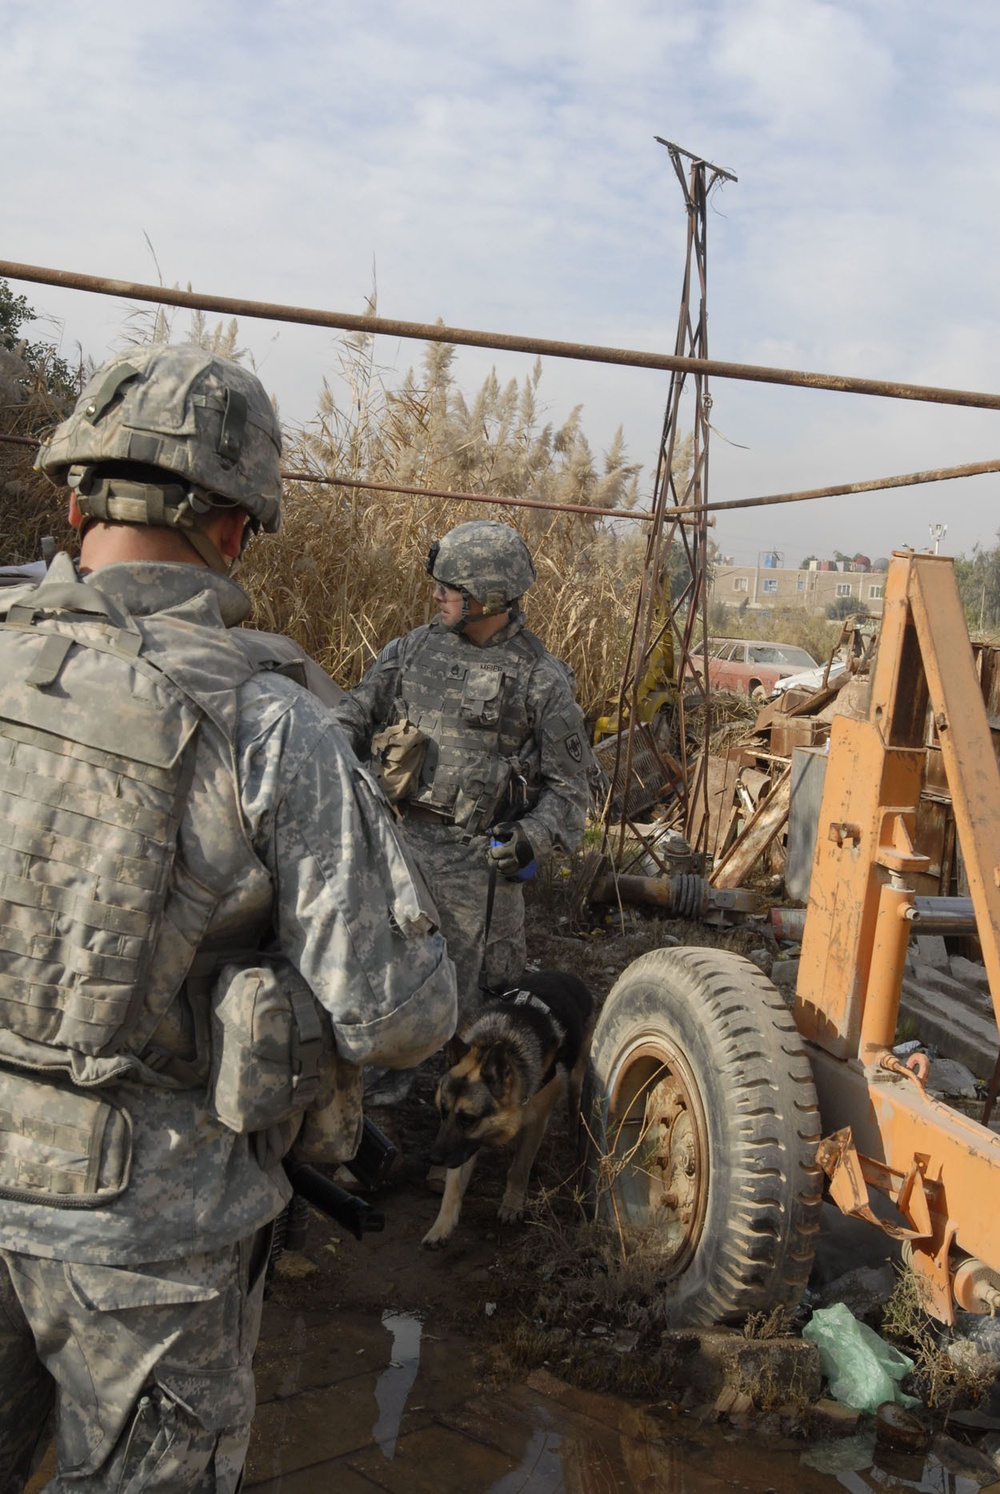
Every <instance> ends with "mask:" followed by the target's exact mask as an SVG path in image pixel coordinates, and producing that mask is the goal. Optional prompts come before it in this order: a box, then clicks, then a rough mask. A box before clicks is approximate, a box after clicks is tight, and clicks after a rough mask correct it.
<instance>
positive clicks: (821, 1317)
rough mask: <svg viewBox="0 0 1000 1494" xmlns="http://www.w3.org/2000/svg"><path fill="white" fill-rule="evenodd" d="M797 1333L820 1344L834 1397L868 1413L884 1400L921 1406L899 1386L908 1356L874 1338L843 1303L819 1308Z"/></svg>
mask: <svg viewBox="0 0 1000 1494" xmlns="http://www.w3.org/2000/svg"><path fill="white" fill-rule="evenodd" d="M802 1337H803V1338H805V1339H808V1340H809V1342H810V1343H814V1344H815V1345H816V1347H817V1349H819V1362H820V1367H821V1368H822V1371H823V1374H824V1376H825V1377H826V1379H827V1381H828V1383H829V1388H830V1394H831V1396H833V1399H834V1400H835V1401H840V1402H841V1403H842V1404H843V1405H845V1406H853V1407H854V1409H855V1411H868V1412H874V1411H877V1410H878V1408H879V1406H881V1405H882V1402H883V1401H899V1402H900V1404H901V1405H903V1406H919V1405H920V1401H919V1400H917V1399H916V1398H915V1397H914V1396H912V1395H904V1394H903V1392H902V1390H900V1388H899V1381H900V1380H902V1379H903V1377H904V1376H905V1375H908V1374H909V1372H910V1370H911V1369H912V1368H913V1360H912V1359H908V1358H907V1357H906V1355H905V1354H903V1353H901V1352H900V1351H899V1349H894V1348H893V1347H892V1345H891V1344H887V1343H886V1342H885V1340H884V1339H881V1338H879V1336H878V1334H877V1333H876V1332H875V1330H874V1328H869V1327H868V1324H867V1323H861V1322H859V1321H858V1319H857V1318H856V1317H855V1316H854V1314H853V1313H852V1312H851V1309H850V1308H849V1307H845V1305H844V1303H843V1302H835V1303H834V1304H833V1306H832V1307H820V1308H818V1309H817V1310H816V1312H814V1313H813V1315H812V1317H811V1319H810V1320H809V1322H808V1323H807V1324H806V1326H805V1327H804V1328H803V1330H802Z"/></svg>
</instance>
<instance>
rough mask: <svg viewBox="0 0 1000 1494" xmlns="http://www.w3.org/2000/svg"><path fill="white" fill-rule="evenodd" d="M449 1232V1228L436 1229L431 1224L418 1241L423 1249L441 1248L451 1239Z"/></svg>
mask: <svg viewBox="0 0 1000 1494" xmlns="http://www.w3.org/2000/svg"><path fill="white" fill-rule="evenodd" d="M451 1234H452V1232H451V1230H447V1231H446V1230H443V1229H438V1228H437V1227H436V1226H435V1225H433V1224H432V1225H431V1227H430V1229H429V1230H428V1231H427V1233H426V1235H424V1238H423V1239H422V1240H421V1242H420V1243H421V1245H422V1246H423V1248H424V1249H425V1250H443V1249H444V1247H445V1246H446V1245H447V1243H448V1241H449V1240H450V1239H451Z"/></svg>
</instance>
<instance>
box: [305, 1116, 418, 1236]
mask: <svg viewBox="0 0 1000 1494" xmlns="http://www.w3.org/2000/svg"><path fill="white" fill-rule="evenodd" d="M395 1157H396V1148H395V1146H394V1145H393V1144H392V1142H391V1141H390V1140H389V1138H388V1137H387V1136H386V1135H385V1134H384V1133H383V1132H382V1131H380V1130H379V1128H378V1126H376V1125H375V1124H374V1122H372V1121H370V1120H368V1118H367V1116H366V1117H365V1120H364V1122H363V1125H362V1129H361V1143H360V1145H359V1147H358V1150H357V1151H356V1153H355V1154H354V1156H353V1158H352V1159H351V1161H350V1162H348V1163H347V1164H346V1165H347V1166H348V1167H349V1168H350V1170H351V1172H353V1174H354V1176H355V1177H356V1178H357V1180H358V1182H359V1183H360V1184H361V1186H362V1187H363V1188H375V1187H377V1186H378V1184H379V1183H381V1182H383V1181H384V1180H385V1177H386V1174H387V1173H388V1171H389V1168H390V1167H391V1165H392V1163H393V1161H394V1159H395ZM284 1168H285V1176H286V1177H287V1179H288V1181H289V1182H290V1183H291V1185H292V1187H293V1188H294V1190H295V1193H296V1195H297V1197H299V1198H302V1199H304V1200H305V1201H306V1202H307V1203H311V1204H312V1206H313V1208H314V1209H318V1210H319V1212H320V1213H321V1214H325V1215H326V1217H327V1218H328V1219H332V1220H333V1222H334V1224H338V1225H339V1226H340V1228H341V1229H345V1230H348V1231H349V1232H350V1233H351V1234H352V1235H353V1236H354V1238H355V1239H356V1240H360V1239H362V1238H363V1236H364V1235H366V1234H370V1233H373V1232H377V1231H380V1230H383V1229H385V1214H384V1213H383V1212H382V1210H381V1209H375V1208H373V1207H372V1205H371V1204H370V1203H367V1202H366V1201H365V1199H363V1198H358V1197H357V1196H356V1195H355V1194H353V1193H348V1191H347V1189H346V1188H341V1187H339V1186H338V1185H337V1184H336V1183H334V1182H331V1180H330V1179H329V1178H328V1177H324V1175H323V1173H321V1172H320V1171H319V1170H318V1168H315V1167H310V1165H309V1163H308V1162H296V1160H295V1158H294V1157H286V1158H285V1161H284ZM292 1204H293V1205H294V1199H293V1200H292ZM290 1207H291V1206H290ZM293 1232H294V1233H295V1234H296V1237H297V1238H296V1241H295V1243H293V1241H292V1239H291V1238H290V1236H291V1235H292V1233H293ZM304 1234H305V1220H304V1219H300V1220H296V1219H295V1217H294V1209H293V1212H292V1214H291V1216H290V1217H289V1218H288V1220H287V1221H286V1224H285V1229H284V1233H283V1239H282V1242H281V1243H282V1246H283V1247H284V1248H286V1249H289V1250H294V1249H296V1248H298V1247H299V1246H300V1245H301V1243H302V1240H301V1239H300V1238H298V1236H299V1235H302V1236H304Z"/></svg>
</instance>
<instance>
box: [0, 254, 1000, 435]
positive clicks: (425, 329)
mask: <svg viewBox="0 0 1000 1494" xmlns="http://www.w3.org/2000/svg"><path fill="white" fill-rule="evenodd" d="M0 276H3V277H4V278H6V279H8V280H27V281H30V282H31V283H33V284H37V285H56V286H61V287H62V288H63V289H65V290H82V291H91V292H95V293H96V294H98V295H104V296H120V297H123V298H124V299H126V300H133V301H151V302H153V303H154V304H155V305H161V306H184V307H187V308H189V309H190V310H192V311H215V312H219V313H220V314H221V315H223V316H249V317H258V318H261V319H262V320H264V321H272V322H294V323H298V324H300V325H305V326H311V327H334V328H337V329H338V330H340V331H343V332H369V333H371V334H372V335H373V336H376V335H377V336H381V337H406V338H416V339H417V340H419V341H420V342H447V343H455V344H461V345H464V346H467V347H481V348H492V349H495V350H497V351H500V352H511V353H534V354H535V355H537V356H548V357H552V358H574V359H579V360H581V361H583V362H586V363H609V364H617V365H619V366H620V367H625V368H652V369H660V370H662V371H664V372H671V373H691V374H704V375H706V376H709V377H714V378H719V379H741V380H744V381H747V382H750V383H758V384H786V385H791V386H794V387H797V388H801V389H832V390H836V391H838V392H839V393H842V394H873V395H878V396H880V397H882V398H885V399H911V400H921V401H925V402H926V403H929V404H939V405H966V406H970V407H972V408H973V409H979V410H1000V394H984V393H980V392H978V391H976V390H971V389H942V388H936V387H934V386H932V385H925V384H901V383H896V382H893V381H891V380H886V379H859V378H853V377H850V376H849V375H841V374H820V373H808V372H805V371H803V370H799V369H791V368H766V367H763V366H761V365H758V364H752V363H725V362H721V361H720V360H719V359H716V358H686V357H681V356H679V355H677V354H669V353H645V352H640V351H638V350H636V349H633V348H614V347H603V346H600V345H597V344H592V343H582V342H558V341H554V340H553V339H551V338H544V337H525V336H519V335H514V334H510V333H503V332H479V331H474V330H472V329H471V328H468V327H445V326H442V325H440V324H439V323H437V322H404V321H397V320H393V319H390V318H388V317H381V316H356V315H352V314H350V313H348V312H343V311H322V310H319V309H318V308H315V307H308V306H288V305H284V304H282V303H280V302H275V301H250V300H246V299H241V298H238V297H235V296H216V295H207V294H203V293H201V292H198V291H182V290H176V289H172V288H169V287H167V286H164V285H145V284H143V283H142V282H140V281H134V280H112V279H109V278H107V277H105V276H102V275H82V274H79V273H77V272H76V271H73V270H53V269H47V268H45V267H44V266H42V265H29V264H22V263H20V262H18V261H16V260H0Z"/></svg>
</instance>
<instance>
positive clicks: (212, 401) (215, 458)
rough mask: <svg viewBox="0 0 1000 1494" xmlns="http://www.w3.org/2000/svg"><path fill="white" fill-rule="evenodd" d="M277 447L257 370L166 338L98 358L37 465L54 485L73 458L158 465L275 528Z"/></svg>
mask: <svg viewBox="0 0 1000 1494" xmlns="http://www.w3.org/2000/svg"><path fill="white" fill-rule="evenodd" d="M280 457H281V430H280V427H279V425H278V419H277V416H276V414H275V411H274V407H273V406H272V404H271V401H270V399H269V398H268V396H267V394H266V393H265V391H264V386H263V385H262V384H261V382H260V380H259V379H258V378H257V377H256V375H255V374H252V373H250V372H249V370H247V369H245V368H242V367H241V366H240V365H239V364H238V363H234V362H232V360H231V359H229V358H221V357H219V355H218V354H217V353H209V352H206V351H205V349H204V348H199V347H196V346H194V345H193V344H191V345H170V344H164V343H160V344H155V345H153V346H151V347H145V348H135V349H133V350H132V351H131V352H127V353H119V354H118V355H117V357H115V358H112V359H110V360H109V361H108V362H107V363H105V364H104V365H103V366H102V367H101V368H99V369H98V370H97V372H96V373H95V374H94V375H93V376H92V377H91V378H90V379H89V380H88V382H87V385H86V387H85V388H84V390H83V393H82V394H81V395H80V398H79V400H78V401H77V403H76V408H75V409H74V410H73V413H72V414H71V415H69V416H68V417H67V419H66V420H64V421H63V422H62V424H61V425H59V426H57V427H56V429H55V431H53V433H52V435H51V436H50V437H49V439H48V441H46V442H45V443H44V444H43V445H42V447H41V449H40V451H39V453H38V458H37V460H36V462H35V467H36V469H37V470H38V471H40V472H44V473H45V475H46V476H47V477H49V478H50V479H51V480H52V482H54V483H56V484H57V485H63V484H65V483H67V482H68V481H70V480H71V477H70V472H71V469H73V468H75V469H79V470H80V471H84V470H85V469H87V468H93V467H95V466H98V465H99V464H100V465H101V466H102V467H103V466H104V464H106V463H129V464H137V465H139V466H140V467H144V468H158V469H160V470H161V471H164V472H169V473H172V474H174V475H175V477H176V478H177V479H178V480H179V481H180V482H181V483H182V484H188V485H190V486H192V487H194V488H197V489H199V490H200V493H201V495H202V497H204V498H207V499H209V500H214V499H220V500H222V501H224V502H229V503H233V504H238V505H239V506H240V507H241V508H244V509H246V511H247V513H249V514H250V515H251V516H252V518H254V519H255V520H256V521H257V523H258V524H259V525H260V527H261V528H263V529H266V530H269V531H271V532H273V531H274V530H276V529H277V528H278V524H279V522H280V505H281V472H280V467H279V461H280ZM77 480H79V479H77Z"/></svg>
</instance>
